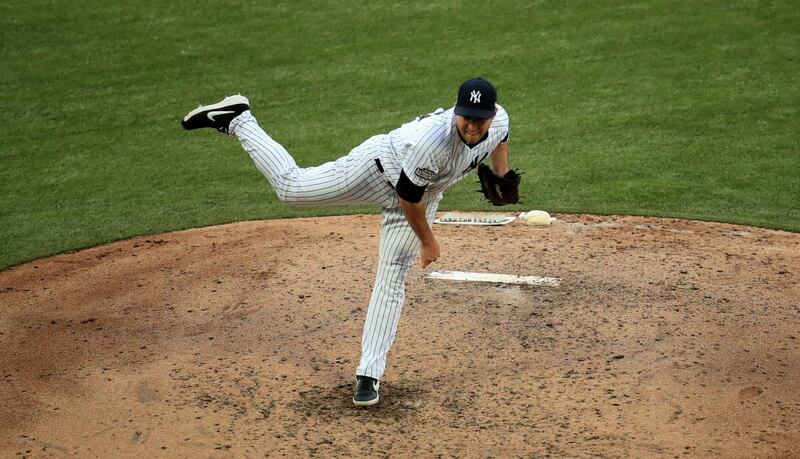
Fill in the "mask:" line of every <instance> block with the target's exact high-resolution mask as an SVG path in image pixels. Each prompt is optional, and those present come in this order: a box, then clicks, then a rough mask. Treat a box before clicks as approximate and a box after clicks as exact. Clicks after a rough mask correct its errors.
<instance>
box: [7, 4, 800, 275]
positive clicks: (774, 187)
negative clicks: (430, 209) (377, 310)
mask: <svg viewBox="0 0 800 459" xmlns="http://www.w3.org/2000/svg"><path fill="white" fill-rule="evenodd" d="M227 3H230V5H228V6H225V7H222V6H221V5H222V3H220V2H186V1H175V2H166V3H165V2H155V1H152V0H145V1H139V2H129V3H125V2H112V1H108V0H90V1H87V2H84V3H82V4H78V3H74V2H63V1H62V2H59V1H37V0H34V1H25V2H22V1H19V0H10V1H7V2H3V3H2V4H1V5H0V57H2V63H3V66H2V70H0V94H2V96H1V97H2V107H3V109H4V119H5V120H7V122H6V124H5V126H4V129H3V130H2V133H0V164H2V166H0V193H2V206H0V241H2V244H0V269H2V268H5V267H8V266H12V265H15V264H18V263H20V262H23V261H26V260H31V259H34V258H37V257H41V256H46V255H50V254H53V253H57V252H61V251H65V250H72V249H77V248H82V247H87V246H92V245H96V244H99V243H104V242H109V241H113V240H118V239H122V238H127V237H130V236H133V235H140V234H150V233H157V232H162V231H167V230H173V229H182V228H188V227H195V226H204V225H210V224H217V223H224V222H230V221H235V220H243V219H263V218H279V217H294V216H301V215H325V214H338V213H346V212H368V211H369V212H376V211H377V209H373V208H367V207H347V208H343V207H319V208H292V207H289V206H286V205H284V204H282V203H279V202H278V201H277V200H276V198H275V196H274V194H273V193H272V191H271V190H270V189H269V188H268V187H267V186H266V181H265V180H264V179H263V178H262V177H261V176H260V175H259V174H258V172H257V171H256V170H255V168H254V167H252V165H251V164H250V160H249V158H248V157H247V155H246V154H244V153H243V152H242V151H241V150H240V148H239V146H238V145H237V143H236V142H235V141H233V140H232V139H229V138H226V137H224V136H221V135H218V134H216V133H213V132H199V133H198V132H193V133H186V132H183V131H182V130H180V128H179V120H180V118H181V117H182V116H183V114H185V112H186V111H187V110H189V109H191V108H193V107H194V106H195V105H196V104H198V103H201V102H202V103H207V102H211V101H214V100H216V99H217V98H219V97H221V96H223V95H225V94H228V93H232V92H242V93H243V94H246V95H248V97H249V98H250V100H251V103H252V105H253V110H254V113H255V114H256V116H257V117H258V118H259V120H260V121H261V122H262V124H264V125H265V126H266V127H267V129H268V131H269V132H270V133H271V134H272V135H273V136H274V137H275V138H277V139H278V140H280V141H281V142H283V143H284V144H285V145H286V147H287V148H288V149H289V151H292V152H293V153H295V155H296V157H297V159H298V162H299V163H300V164H301V165H316V164H318V163H321V162H324V161H328V160H332V159H335V158H336V157H338V156H340V155H343V154H345V153H346V152H347V151H349V150H350V148H352V147H353V146H355V145H357V144H358V143H360V142H361V141H362V140H363V139H365V138H367V137H368V136H370V135H373V134H376V133H381V132H385V131H388V130H389V129H392V128H393V127H396V126H397V125H399V124H401V123H403V122H405V121H408V120H409V119H411V118H412V117H413V116H414V115H416V114H419V113H425V112H428V111H430V110H431V109H433V108H436V107H438V106H449V105H452V103H453V100H454V98H455V90H456V88H457V86H458V84H459V83H460V82H461V81H462V80H464V79H466V78H468V77H471V76H474V75H484V76H486V77H487V78H489V79H491V80H492V81H493V82H494V83H496V85H497V86H498V91H499V94H500V102H501V103H502V104H503V105H504V106H505V107H506V109H507V110H508V111H509V113H510V115H511V121H512V127H511V137H512V143H511V144H510V145H511V154H512V164H513V166H515V167H518V168H520V169H522V170H525V171H526V174H525V176H524V180H523V195H524V197H525V202H524V204H522V205H519V206H516V207H514V208H513V210H527V209H531V208H542V209H547V210H549V211H551V212H592V213H599V214H639V215H660V216H670V217H683V218H692V219H702V220H715V221H725V222H735V223H744V224H751V225H758V226H764V227H770V228H779V229H786V230H791V231H798V230H800V205H798V202H800V173H799V172H800V140H799V139H800V136H799V135H798V132H800V121H798V120H800V116H799V115H800V114H799V113H798V107H800V71H799V70H800V46H798V44H800V8H797V6H796V4H795V2H793V1H789V0H786V1H771V2H765V1H738V2H730V1H722V0H719V1H705V2H695V1H677V2H676V1H667V0H658V1H656V0H650V1H640V2H635V3H629V2H616V1H598V2H569V1H568V2H555V1H533V2H512V1H502V2H492V3H485V4H482V5H480V6H479V4H477V3H474V2H466V1H441V2H430V1H426V2H383V1H380V2H353V1H325V2H322V1H299V2H289V1H287V2H273V1H259V2H227ZM474 182H475V179H474V178H472V177H470V178H468V179H466V180H464V182H462V183H461V184H459V185H458V186H456V187H455V188H453V189H452V190H450V192H449V193H448V194H446V198H445V200H444V202H443V203H442V209H443V210H446V209H484V210H488V209H490V206H489V205H488V204H486V203H484V202H482V201H480V200H479V199H478V196H479V195H478V194H477V193H474V192H473V191H474V190H475V189H476V188H477V187H476V185H475V183H474Z"/></svg>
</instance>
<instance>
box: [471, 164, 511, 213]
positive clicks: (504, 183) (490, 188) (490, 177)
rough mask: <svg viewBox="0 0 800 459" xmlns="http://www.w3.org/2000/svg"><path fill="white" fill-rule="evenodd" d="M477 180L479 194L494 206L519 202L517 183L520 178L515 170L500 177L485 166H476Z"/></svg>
mask: <svg viewBox="0 0 800 459" xmlns="http://www.w3.org/2000/svg"><path fill="white" fill-rule="evenodd" d="M478 179H480V184H481V189H480V192H481V193H483V196H484V197H485V198H486V199H487V200H489V202H491V203H492V204H494V205H496V206H505V205H508V204H516V203H518V202H519V182H520V181H522V177H521V176H520V174H519V173H518V172H517V171H516V170H510V171H508V172H506V175H504V176H502V177H500V176H499V175H497V174H495V173H494V171H492V169H491V168H490V167H489V166H487V165H486V164H481V165H480V166H478Z"/></svg>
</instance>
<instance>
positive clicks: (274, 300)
mask: <svg viewBox="0 0 800 459" xmlns="http://www.w3.org/2000/svg"><path fill="white" fill-rule="evenodd" d="M557 217H558V218H559V220H558V222H556V224H554V225H553V226H550V227H530V226H525V225H521V224H519V223H515V224H512V225H509V226H503V227H476V226H437V227H436V228H435V231H436V232H437V234H438V237H439V240H440V242H441V246H442V254H443V257H442V259H441V260H440V261H439V262H437V263H435V264H434V265H432V267H433V268H434V269H436V270H455V271H474V272H494V273H506V274H522V275H537V276H554V277H559V278H561V279H562V282H561V285H560V286H558V287H552V286H522V287H520V286H502V285H495V284H486V283H456V282H451V281H443V280H431V279H425V278H424V272H423V271H422V270H420V269H419V268H414V270H413V271H412V273H411V276H410V278H409V283H408V289H407V292H408V294H407V302H406V308H405V311H404V312H403V316H402V319H401V321H400V329H399V333H398V336H397V341H396V343H395V346H394V348H393V349H392V352H391V353H390V355H389V364H388V367H387V372H386V375H385V378H384V380H383V381H382V384H381V397H382V401H381V403H380V404H379V405H377V406H375V407H373V408H369V409H359V408H355V407H353V406H352V403H351V402H350V398H351V397H352V393H353V388H354V374H353V372H354V370H355V366H356V364H357V362H358V358H359V346H360V339H361V327H362V325H363V322H364V318H365V315H366V304H367V301H368V298H369V295H370V290H371V287H372V281H373V277H374V274H375V267H376V262H377V247H378V232H379V217H378V216H351V217H332V218H317V219H297V220H277V221H266V222H245V223H237V224H232V225H226V226H222V227H215V228H203V229H197V230H190V231H182V232H176V233H169V234H164V235H160V236H152V237H143V238H136V239H133V240H130V241H124V242H120V243H116V244H112V245H107V246H103V247H98V248H93V249H90V250H85V251H81V252H77V253H71V254H66V255H61V256H56V257H52V258H49V259H45V260H39V261H36V262H33V263H29V264H26V265H23V266H20V267H18V268H14V269H10V270H7V271H4V272H0V302H1V303H2V310H1V311H0V349H2V353H0V388H1V390H0V398H1V399H2V407H3V408H2V410H0V456H3V457H15V456H16V457H21V456H45V455H53V456H62V455H76V456H79V457H93V456H119V455H123V456H127V457H131V456H138V457H155V456H160V457H167V456H180V457H200V456H202V457H230V456H236V457H245V456H259V457H260V456H264V455H269V456H273V455H274V456H277V455H286V456H289V457H294V456H298V455H301V456H305V455H314V454H316V455H320V456H332V455H341V456H350V455H352V456H372V457H374V456H390V455H391V456H433V455H444V456H482V457H507V456H547V455H549V456H570V457H575V456H605V457H642V456H671V457H672V456H679V455H689V456H695V457H696V456H713V457H756V456H758V457H770V456H772V457H779V456H792V455H797V454H800V450H799V449H798V446H797V445H800V433H798V432H800V391H798V389H797V387H798V381H800V363H798V362H800V287H799V286H798V276H800V235H799V234H793V233H786V232H779V231H769V230H763V229H757V228H744V227H736V226H732V225H724V224H711V223H699V222H687V221H678V220H665V219H654V218H632V217H602V218H601V217H592V216H586V215H564V214H559V215H557Z"/></svg>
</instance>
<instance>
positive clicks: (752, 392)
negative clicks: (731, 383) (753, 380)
mask: <svg viewBox="0 0 800 459" xmlns="http://www.w3.org/2000/svg"><path fill="white" fill-rule="evenodd" d="M763 393H764V389H762V388H760V387H757V386H750V387H745V388H744V389H742V390H740V391H739V398H740V399H741V400H749V399H751V398H754V397H758V396H759V395H761V394H763Z"/></svg>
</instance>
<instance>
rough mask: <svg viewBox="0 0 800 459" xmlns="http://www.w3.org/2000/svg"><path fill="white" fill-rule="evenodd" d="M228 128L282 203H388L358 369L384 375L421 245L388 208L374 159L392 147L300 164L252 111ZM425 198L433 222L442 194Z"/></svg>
mask: <svg viewBox="0 0 800 459" xmlns="http://www.w3.org/2000/svg"><path fill="white" fill-rule="evenodd" d="M229 131H230V133H231V135H233V136H235V137H237V138H238V139H239V141H240V142H241V144H242V148H244V149H245V151H247V153H248V154H249V155H250V157H251V159H252V160H253V162H254V163H255V165H256V167H257V168H258V170H259V171H260V172H261V173H262V174H263V175H264V177H266V178H267V180H268V181H269V182H270V184H271V185H272V187H273V188H274V189H275V192H276V193H277V194H278V197H279V198H280V199H281V200H282V201H284V202H287V203H289V204H295V205H303V204H307V205H314V204H347V203H369V204H377V205H381V206H383V207H384V208H383V211H382V220H381V239H380V241H381V242H380V253H379V256H378V271H377V274H376V276H375V286H374V288H373V290H372V296H371V297H370V302H369V308H368V309H367V318H366V321H365V323H364V333H363V335H362V338H361V361H360V362H359V365H358V368H357V369H356V374H357V375H363V376H370V377H372V378H375V379H381V377H382V376H383V373H384V371H385V369H386V359H387V355H388V353H389V349H390V348H391V346H392V343H393V342H394V338H395V335H396V334H397V325H398V323H399V322H400V313H401V312H402V310H403V304H404V303H405V284H406V279H407V278H408V273H409V271H410V270H411V267H412V266H413V265H414V262H415V261H416V259H417V257H418V256H419V249H420V242H419V239H418V238H417V236H416V234H415V233H414V230H413V229H412V228H411V226H410V225H409V224H408V221H407V220H406V217H405V215H404V214H403V210H402V209H401V208H399V207H390V206H388V204H390V203H393V202H396V200H395V197H394V196H393V194H394V190H392V189H391V188H389V187H388V186H387V185H386V182H385V178H384V177H383V176H382V175H381V174H380V172H379V171H378V170H377V167H376V166H375V162H374V161H373V159H374V158H375V157H378V156H380V154H381V153H388V152H389V150H387V149H390V148H391V147H390V146H388V145H387V144H386V143H385V142H380V141H378V140H377V139H376V140H373V139H374V138H373V139H370V140H368V141H366V142H364V143H363V144H362V145H360V146H359V147H357V148H356V149H355V150H353V152H351V154H350V155H347V156H344V157H342V158H339V159H338V160H336V161H333V162H330V163H326V164H323V165H321V166H317V167H309V168H300V167H299V166H298V165H297V163H296V162H295V160H294V159H293V158H292V156H291V155H290V154H289V153H288V152H287V151H286V149H285V148H284V147H283V146H281V145H280V144H279V143H278V142H276V141H274V140H273V139H272V138H271V137H269V135H267V133H266V132H264V130H263V129H261V127H259V125H258V123H257V121H256V119H255V118H254V117H253V116H252V115H251V114H250V112H249V111H246V112H244V113H243V114H242V115H240V116H238V117H237V118H235V119H234V120H233V121H232V122H231V125H230V129H229ZM387 190H388V191H387ZM389 193H391V194H389ZM426 198H428V199H427V200H426V201H425V209H426V217H427V219H428V224H429V225H430V224H433V219H434V215H435V213H436V209H437V207H438V204H439V201H440V200H441V194H438V195H437V196H433V197H426Z"/></svg>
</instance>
